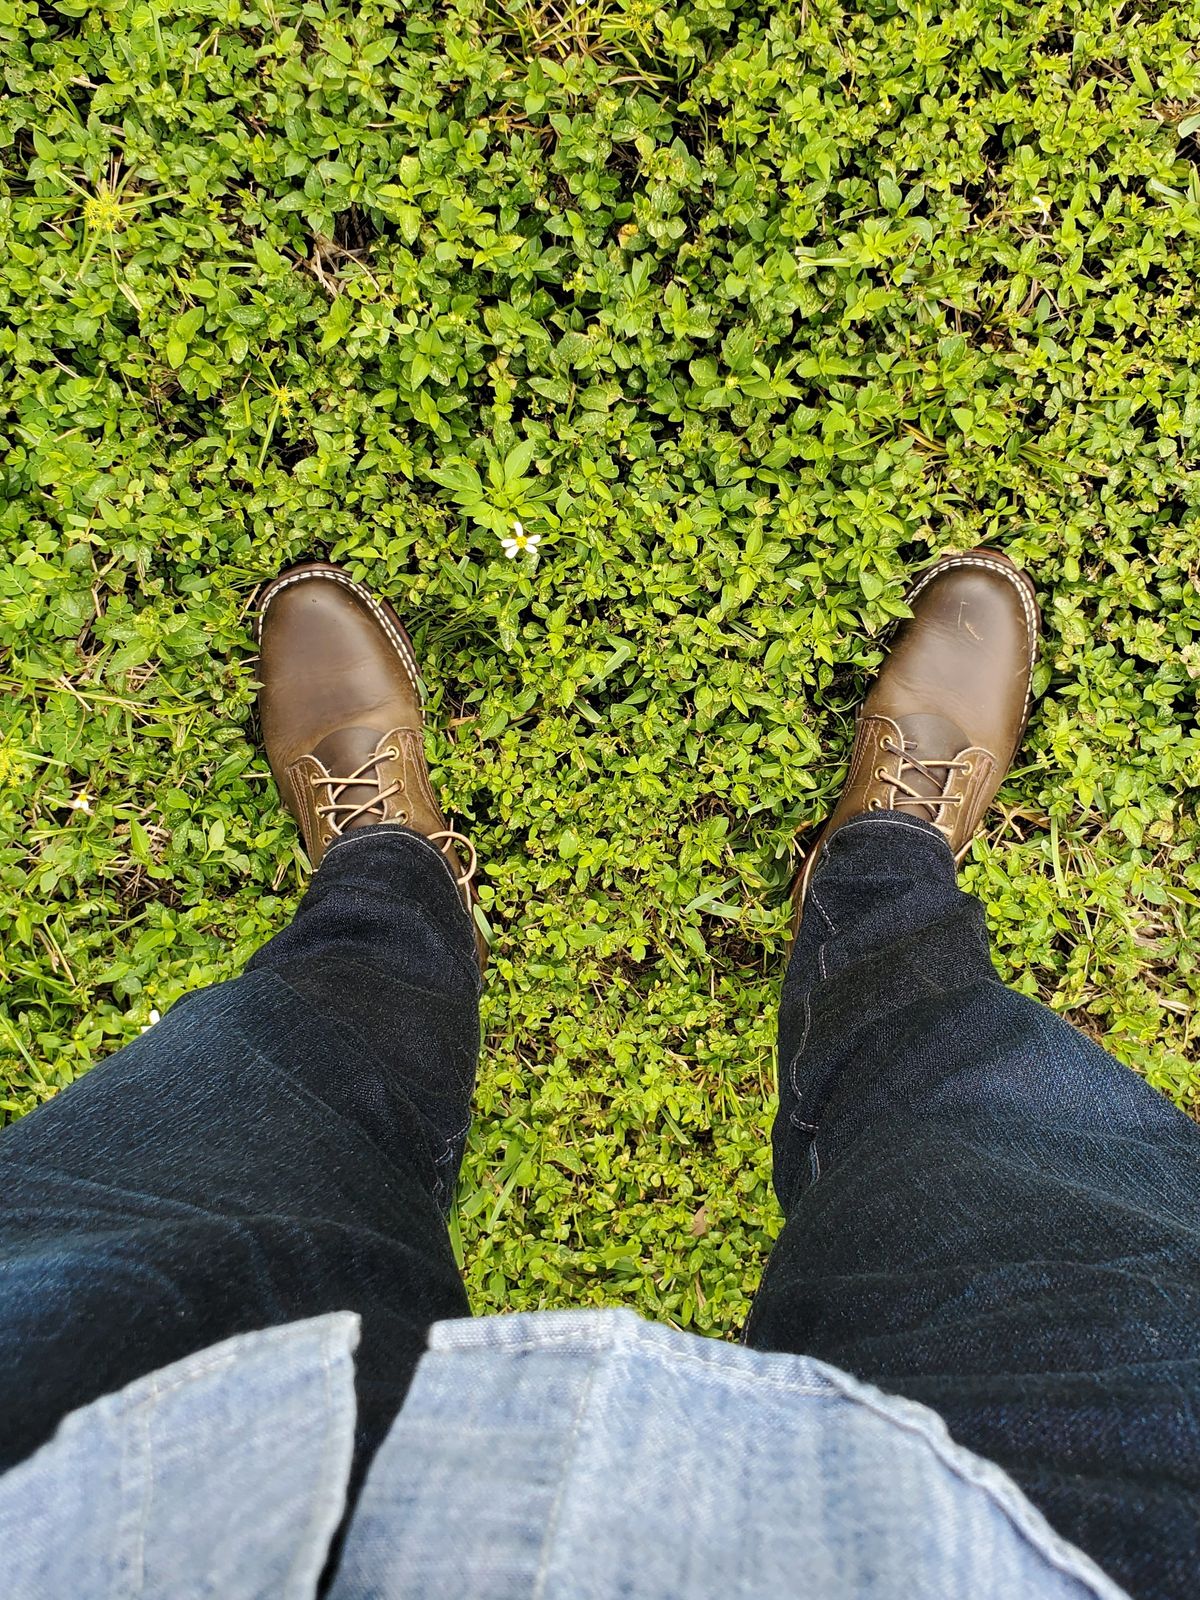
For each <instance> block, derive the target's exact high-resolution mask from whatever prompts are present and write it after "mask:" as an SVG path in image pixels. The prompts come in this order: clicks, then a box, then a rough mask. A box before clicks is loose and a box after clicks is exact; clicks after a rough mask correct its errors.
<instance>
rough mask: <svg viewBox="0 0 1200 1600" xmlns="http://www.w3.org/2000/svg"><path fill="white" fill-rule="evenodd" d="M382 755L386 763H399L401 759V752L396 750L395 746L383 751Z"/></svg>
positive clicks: (391, 745) (392, 745)
mask: <svg viewBox="0 0 1200 1600" xmlns="http://www.w3.org/2000/svg"><path fill="white" fill-rule="evenodd" d="M380 754H381V755H382V756H383V759H384V760H385V761H399V759H400V752H399V750H397V749H396V746H395V745H394V744H390V745H388V747H387V749H386V750H382V751H381V752H380Z"/></svg>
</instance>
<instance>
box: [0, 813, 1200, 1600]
mask: <svg viewBox="0 0 1200 1600" xmlns="http://www.w3.org/2000/svg"><path fill="white" fill-rule="evenodd" d="M478 990H479V979H478V974H477V971H476V968H475V963H474V955H473V950H472V935H471V929H470V925H469V922H468V919H467V917H466V915H465V914H464V912H463V911H462V909H461V906H460V904H459V901H458V896H457V891H456V889H455V886H454V883H453V880H452V878H451V875H450V872H449V870H448V869H447V866H446V864H445V861H444V859H443V858H442V857H441V856H440V855H439V854H438V853H437V852H436V851H435V850H434V849H433V848H432V847H431V846H430V845H428V844H427V843H426V842H425V841H424V840H421V839H419V838H417V837H416V836H415V835H413V834H411V833H408V832H406V831H404V830H402V829H399V828H392V827H382V828H372V829H367V830H363V831H361V832H358V833H354V834H352V835H350V836H349V837H347V838H346V839H344V840H343V841H341V842H340V843H339V844H337V845H335V846H334V847H333V849H332V850H331V851H330V852H329V854H328V856H327V858H326V860H325V862H324V864H323V865H322V867H321V869H320V871H319V872H318V873H317V875H316V877H315V878H314V880H313V883H312V886H311V887H310V889H309V891H308V893H307V894H306V895H305V897H304V900H303V902H302V904H301V906H300V909H299V911H298V913H297V915H296V918H295V921H294V922H293V923H292V925H291V926H290V927H289V928H287V929H286V930H285V931H284V932H283V933H281V934H280V935H279V936H278V937H277V938H275V939H273V940H271V941H270V943H269V944H267V945H266V946H265V947H264V948H263V949H262V950H261V951H260V952H259V954H258V955H257V956H256V957H255V958H254V960H253V961H252V962H251V964H250V967H249V969H248V970H247V972H246V973H245V975H244V976H242V977H240V978H237V979H235V980H234V981H232V982H230V983H226V984H221V985H219V986H217V987H214V988H211V989H207V990H204V991H201V992H199V993H197V994H194V995H191V996H189V997H187V998H186V999H184V1000H183V1001H181V1002H180V1003H179V1004H178V1005H176V1006H175V1007H173V1009H172V1010H171V1011H170V1013H169V1014H168V1015H167V1016H166V1017H165V1018H164V1019H163V1020H162V1021H161V1022H160V1023H158V1024H157V1026H156V1027H154V1028H153V1029H152V1030H151V1031H150V1032H148V1033H146V1034H145V1035H143V1036H142V1037H141V1038H140V1039H139V1040H137V1041H135V1043H133V1044H132V1045H130V1046H128V1047H127V1048H126V1049H124V1050H122V1051H120V1052H119V1053H118V1054H117V1055H116V1056H114V1057H113V1058H112V1059H111V1060H110V1061H108V1062H107V1063H105V1064H104V1065H102V1066H100V1067H98V1068H96V1070H95V1071H93V1072H92V1073H90V1074H88V1075H87V1076H86V1077H84V1078H83V1079H81V1080H80V1081H79V1082H78V1083H77V1084H74V1085H73V1086H72V1087H71V1088H70V1089H68V1090H67V1091H66V1092H65V1093H63V1094H62V1095H60V1096H59V1097H58V1098H57V1099H55V1100H53V1101H52V1102H50V1103H49V1104H48V1105H46V1106H44V1107H42V1108H40V1109H39V1110H38V1111H36V1112H35V1113H33V1114H32V1115H31V1116H29V1117H26V1118H25V1119H23V1120H22V1121H21V1122H19V1123H18V1124H17V1125H16V1126H15V1127H14V1128H12V1129H11V1130H9V1131H8V1132H7V1133H6V1134H5V1135H4V1136H3V1138H0V1286H2V1296H0V1415H3V1417H4V1426H3V1429H2V1440H0V1466H9V1465H12V1464H13V1463H14V1462H16V1461H18V1460H20V1459H21V1458H22V1457H24V1456H25V1455H26V1454H28V1453H29V1452H30V1451H31V1450H33V1449H34V1448H36V1446H38V1445H39V1444H41V1443H42V1442H43V1441H44V1440H45V1439H47V1438H48V1437H49V1436H50V1434H51V1433H52V1432H53V1430H54V1427H55V1425H56V1424H57V1422H58V1421H59V1419H60V1418H61V1417H62V1416H63V1415H64V1414H65V1413H66V1412H68V1411H70V1410H71V1409H73V1408H74V1407H76V1406H79V1405H82V1404H84V1403H86V1402H87V1401H89V1400H91V1399H94V1398H96V1397H97V1396H99V1395H101V1394H104V1393H106V1392H109V1391H111V1390H113V1389H116V1388H118V1387H120V1386H121V1385H123V1384H125V1383H126V1382H128V1381H129V1380H131V1379H133V1378H134V1377H137V1376H139V1375H141V1374H144V1373H147V1372H150V1371H153V1370H155V1369H156V1368H159V1367H161V1366H165V1365H166V1364H167V1363H169V1362H171V1361H174V1360H176V1359H177V1358H179V1357H181V1356H183V1355H185V1354H187V1353H189V1352H191V1351H193V1350H197V1349H200V1348H202V1347H204V1346H206V1345H209V1344H212V1343H214V1342H216V1341H217V1340H220V1339H222V1338H225V1337H227V1336H229V1335H231V1334H233V1333H237V1332H240V1331H244V1330H248V1329H253V1328H261V1327H266V1326H268V1325H271V1324H276V1323H282V1322H286V1321H289V1320H292V1319H295V1318H300V1317H306V1316H312V1315H315V1314H317V1313H319V1312H323V1311H330V1310H335V1309H352V1310H355V1311H357V1312H359V1313H360V1314H361V1316H362V1318H363V1343H362V1347H361V1350H360V1356H359V1379H358V1382H359V1403H360V1437H359V1452H358V1472H359V1475H361V1471H362V1469H363V1467H364V1466H365V1463H366V1462H367V1460H369V1458H370V1455H371V1453H372V1451H373V1450H374V1448H375V1446H376V1445H377V1444H378V1443H379V1441H380V1439H381V1438H382V1436H383V1434H384V1433H385V1432H386V1430H387V1427H388V1426H389V1424H390V1421H391V1419H392V1418H393V1416H394V1415H395V1413H396V1411H397V1409H398V1407H399V1405H400V1403H401V1401H402V1399H403V1397H404V1393H405V1390H406V1388H407V1385H408V1382H409V1379H410V1377H411V1374H412V1371H413V1369H414V1366H415V1364H416V1361H417V1359H418V1357H419V1355H420V1353H421V1350H422V1348H423V1343H424V1334H425V1330H426V1328H427V1327H428V1325H429V1324H430V1323H431V1322H432V1321H435V1320H438V1319H442V1318H447V1317H459V1316H466V1315H467V1314H468V1306H467V1301H466V1296H465V1294H464V1291H463V1288H462V1284H461V1281H460V1278H459V1274H458V1272H457V1271H456V1269H455V1265H454V1260H453V1256H452V1253H451V1250H450V1245H449V1242H448V1238H447V1233H446V1227H445V1222H444V1208H445V1207H446V1205H447V1204H448V1202H449V1197H450V1195H451V1192H452V1189H453V1185H454V1181H455V1177H456V1173H457V1168H458V1163H459V1159H460V1157H461V1153H462V1147H463V1140H464V1137H465V1131H466V1126H467V1122H468V1117H469V1103H470V1097H471V1089H472V1084H473V1081H474V1073H475V1061H476V1055H477V1049H478V1026H479V1025H478V1007H477V999H478ZM779 1059H780V1112H779V1117H778V1120H777V1123H776V1129H775V1158H776V1187H777V1190H778V1193H779V1197H780V1200H781V1202H782V1204H783V1207H784V1209H785V1211H786V1213H787V1219H788V1220H787V1224H786V1226H785V1228H784V1231H783V1234H782V1236H781V1238H780V1240H779V1243H778V1244H777V1246H776V1249H775V1252H774V1255H773V1256H772V1259H771V1262H770V1265H769V1267H768V1270H767V1273H766V1276H765V1278H764V1281H763V1285H762V1288H761V1290H760V1291H759V1294H758V1297H757V1300H756V1302H755V1306H754V1310H753V1314H752V1316H751V1319H750V1324H749V1328H748V1331H747V1338H748V1341H749V1342H750V1343H751V1344H752V1345H755V1346H758V1347H760V1348H764V1349H773V1350H795V1351H802V1352H805V1353H808V1354H810V1355H815V1356H819V1357H821V1358H823V1359H825V1360H827V1361H830V1362H833V1363H835V1364H836V1365H838V1366H840V1367H843V1368H845V1369H847V1370H849V1371H851V1372H853V1373H855V1374H857V1375H859V1376H862V1377H865V1378H868V1379H870V1380H872V1381H874V1382H876V1383H878V1384H879V1385H880V1386H881V1387H882V1388H884V1389H887V1390H890V1391H892V1392H893V1393H898V1394H903V1395H908V1396H911V1397H912V1398H914V1399H917V1400H921V1401H924V1402H925V1403H926V1404H928V1405H930V1406H931V1407H933V1408H934V1409H935V1410H936V1411H938V1412H939V1413H940V1414H941V1415H942V1416H943V1417H944V1418H945V1420H946V1422H947V1423H948V1425H949V1427H950V1430H951V1432H952V1434H953V1435H954V1436H955V1437H956V1438H957V1439H958V1440H959V1441H961V1442H962V1443H963V1444H965V1445H967V1446H969V1447H970V1448H972V1449H974V1450H976V1451H978V1452H979V1453H980V1454H982V1455H985V1456H988V1457H990V1458H992V1459H993V1460H995V1461H997V1462H999V1463H1000V1464H1001V1465H1002V1466H1004V1467H1005V1468H1006V1469H1007V1470H1008V1471H1009V1472H1010V1473H1011V1474H1012V1476H1013V1477H1014V1478H1015V1479H1016V1480H1017V1482H1018V1483H1019V1484H1020V1485H1021V1486H1022V1488H1024V1490H1025V1491H1026V1493H1027V1494H1028V1495H1029V1496H1030V1498H1031V1499H1032V1500H1033V1501H1034V1502H1035V1503H1036V1504H1037V1505H1038V1506H1040V1508H1041V1509H1042V1510H1043V1511H1044V1512H1045V1513H1046V1515H1047V1516H1048V1518H1049V1519H1050V1521H1051V1522H1052V1523H1053V1524H1054V1525H1055V1526H1056V1527H1057V1528H1058V1530H1059V1531H1060V1532H1061V1533H1063V1534H1064V1535H1065V1536H1066V1537H1067V1538H1069V1539H1071V1540H1073V1541H1074V1542H1075V1543H1077V1544H1078V1545H1080V1546H1081V1547H1082V1548H1083V1549H1084V1550H1086V1551H1087V1552H1088V1553H1089V1554H1091V1555H1092V1556H1093V1557H1094V1558H1095V1559H1096V1560H1097V1561H1098V1562H1099V1563H1100V1564H1101V1565H1102V1566H1104V1567H1105V1568H1106V1569H1107V1570H1108V1572H1109V1573H1110V1574H1111V1575H1112V1576H1113V1577H1114V1578H1115V1579H1116V1580H1117V1581H1118V1582H1120V1583H1122V1584H1124V1585H1125V1586H1126V1587H1127V1588H1128V1589H1129V1590H1130V1591H1131V1592H1132V1593H1133V1594H1134V1595H1136V1596H1138V1597H1142V1596H1178V1597H1180V1600H1182V1597H1184V1596H1188V1597H1189V1600H1190V1597H1191V1596H1193V1595H1194V1594H1195V1593H1196V1583H1197V1575H1198V1573H1200V1129H1197V1128H1196V1127H1195V1126H1194V1125H1193V1124H1192V1123H1190V1122H1189V1121H1188V1120H1187V1119H1186V1118H1185V1117H1183V1116H1182V1115H1181V1114H1180V1113H1179V1112H1178V1111H1176V1110H1175V1109H1174V1108H1173V1107H1172V1106H1171V1105H1169V1104H1168V1102H1167V1101H1166V1100H1164V1099H1162V1098H1161V1097H1160V1096H1159V1095H1157V1094H1156V1093H1154V1091H1153V1090H1151V1089H1149V1088H1148V1087H1147V1086H1146V1085H1145V1084H1144V1083H1143V1082H1142V1081H1141V1080H1140V1079H1139V1078H1137V1077H1136V1076H1135V1075H1134V1074H1133V1073H1131V1072H1129V1071H1128V1070H1126V1069H1125V1068H1123V1067H1121V1066H1119V1065H1118V1064H1117V1063H1116V1062H1115V1061H1113V1060H1112V1059H1111V1057H1109V1056H1107V1055H1106V1054H1105V1053H1104V1052H1103V1051H1102V1050H1100V1049H1098V1048H1097V1047H1096V1046H1095V1045H1093V1044H1091V1043H1090V1042H1089V1041H1088V1040H1086V1039H1085V1038H1083V1037H1082V1036H1081V1035H1080V1034H1078V1033H1076V1032H1075V1031H1074V1030H1073V1029H1072V1028H1070V1027H1069V1026H1068V1025H1067V1024H1066V1023H1065V1022H1063V1021H1062V1020H1061V1019H1059V1018H1057V1017H1055V1016H1053V1015H1052V1014H1051V1013H1050V1012H1048V1011H1046V1010H1045V1009H1044V1008H1042V1007H1041V1006H1039V1005H1037V1004H1035V1003H1034V1002H1032V1001H1030V1000H1027V999H1024V998H1022V997H1021V996H1018V995H1016V994H1013V993H1012V992H1011V991H1009V990H1008V989H1006V988H1005V987H1004V986H1003V985H1002V984H1001V983H1000V981H999V979H998V978H997V976H996V973H995V970H994V968H993V966H992V963H991V959H990V956H989V953H988V946H987V939H986V934H985V930H984V919H983V914H982V911H981V908H980V907H979V906H978V904H977V903H976V902H975V901H973V900H972V899H970V898H969V897H968V896H966V895H964V894H962V893H961V892H960V891H959V889H958V888H957V887H956V884H955V874H954V867H953V862H952V860H951V857H950V852H949V850H948V848H947V847H946V845H945V843H944V842H943V841H942V839H941V838H940V837H939V836H938V835H937V834H936V833H935V832H934V831H933V829H931V828H929V827H927V826H926V825H924V824H923V823H920V822H916V821H914V820H912V819H909V818H906V817H903V816H901V815H898V814H894V813H882V814H880V815H878V816H875V817H871V818H863V819H861V820H856V821H853V822H851V823H849V824H847V825H846V826H844V827H843V828H841V829H840V830H839V831H838V832H837V833H836V834H834V835H833V836H832V839H831V841H830V843H829V845H828V847H827V848H826V849H825V851H824V852H823V859H822V862H821V864H820V866H819V868H818V870H817V872H816V874H815V875H814V879H813V885H812V890H811V893H810V898H809V904H808V906H807V909H806V912H805V917H804V924H803V927H802V929H801V932H800V938H799V940H798V942H797V946H796V949H795V952H794V954H793V956H792V960H791V964H790V966H789V969H788V974H787V979H786V982H785V985H784V993H783V1008H782V1019H781V1027H780V1057H779Z"/></svg>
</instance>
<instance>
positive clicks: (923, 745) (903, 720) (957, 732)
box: [892, 711, 971, 821]
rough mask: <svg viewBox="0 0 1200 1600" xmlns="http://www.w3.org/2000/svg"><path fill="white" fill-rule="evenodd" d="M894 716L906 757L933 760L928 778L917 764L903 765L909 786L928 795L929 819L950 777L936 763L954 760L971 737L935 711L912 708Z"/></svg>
mask: <svg viewBox="0 0 1200 1600" xmlns="http://www.w3.org/2000/svg"><path fill="white" fill-rule="evenodd" d="M893 720H894V722H895V724H896V726H897V727H898V728H899V729H900V732H901V733H902V734H903V736H904V743H905V751H904V754H905V755H906V756H907V757H908V759H909V760H910V761H913V760H915V761H924V762H926V763H927V764H928V763H930V762H932V763H933V765H932V766H931V767H930V771H931V772H932V773H933V777H932V779H930V778H927V777H926V776H925V774H924V773H923V772H921V771H920V770H919V769H918V768H916V767H911V766H905V767H904V768H903V777H904V781H905V783H906V784H908V786H909V788H911V789H915V790H916V791H917V793H918V794H922V795H925V794H927V795H928V796H929V798H930V802H931V804H930V820H931V821H932V820H934V819H935V818H936V816H937V802H938V801H939V800H940V799H941V798H942V795H943V794H944V793H945V790H946V780H947V778H948V777H949V774H948V773H947V771H946V769H945V767H943V766H939V765H938V763H939V762H942V761H953V760H954V759H955V757H956V756H959V755H961V754H962V752H963V751H964V750H966V749H969V748H970V744H971V741H970V739H968V737H967V735H966V734H965V733H964V732H963V731H962V729H961V728H960V727H958V726H957V725H956V724H955V723H953V722H951V721H950V720H949V718H948V717H939V716H938V715H937V714H936V713H934V712H924V711H922V712H915V713H914V714H913V715H912V716H907V717H895V718H893ZM892 759H893V760H894V759H895V757H893V758H892ZM892 770H893V771H894V770H895V768H893V769H892ZM902 792H903V791H902Z"/></svg>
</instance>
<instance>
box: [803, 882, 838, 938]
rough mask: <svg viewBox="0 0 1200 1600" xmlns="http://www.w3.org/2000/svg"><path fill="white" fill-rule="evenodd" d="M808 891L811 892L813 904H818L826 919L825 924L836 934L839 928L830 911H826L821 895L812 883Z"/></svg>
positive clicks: (818, 908)
mask: <svg viewBox="0 0 1200 1600" xmlns="http://www.w3.org/2000/svg"><path fill="white" fill-rule="evenodd" d="M808 893H809V898H810V899H811V900H812V903H813V905H815V906H816V908H817V910H818V911H819V912H820V913H821V916H822V917H823V918H824V919H825V926H826V927H827V928H828V929H829V931H830V933H832V934H834V935H835V936H836V934H837V928H836V926H835V925H834V921H833V918H832V917H831V916H830V915H829V913H828V911H826V909H825V907H824V906H823V905H822V904H821V901H820V897H819V896H818V894H817V891H816V890H815V889H814V888H813V886H812V884H809V886H808Z"/></svg>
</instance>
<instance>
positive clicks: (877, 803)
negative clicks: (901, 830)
mask: <svg viewBox="0 0 1200 1600" xmlns="http://www.w3.org/2000/svg"><path fill="white" fill-rule="evenodd" d="M867 810H868V811H882V810H883V801H882V800H868V801H867Z"/></svg>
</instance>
